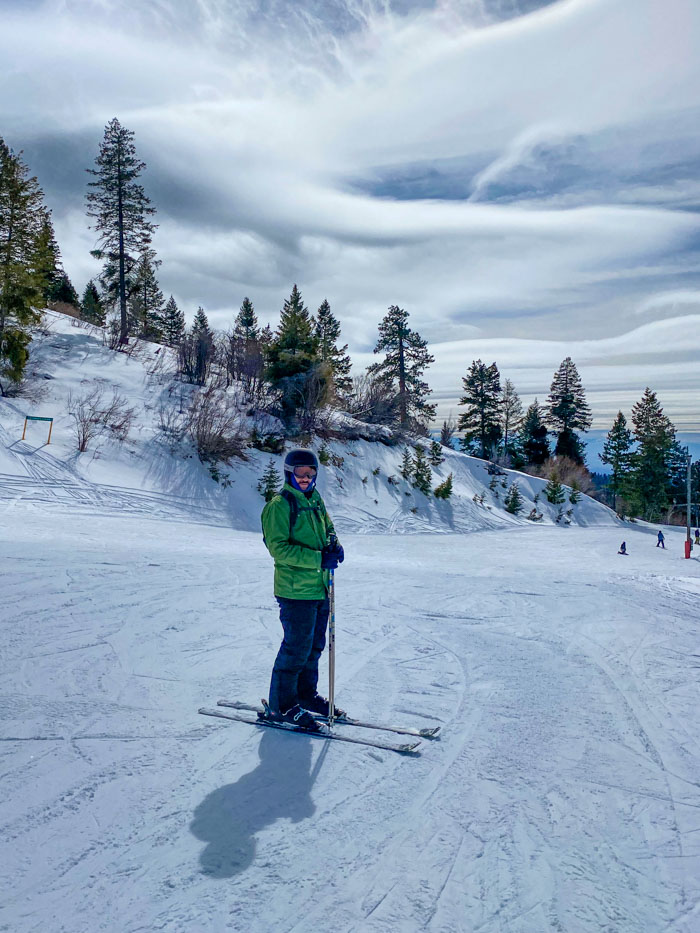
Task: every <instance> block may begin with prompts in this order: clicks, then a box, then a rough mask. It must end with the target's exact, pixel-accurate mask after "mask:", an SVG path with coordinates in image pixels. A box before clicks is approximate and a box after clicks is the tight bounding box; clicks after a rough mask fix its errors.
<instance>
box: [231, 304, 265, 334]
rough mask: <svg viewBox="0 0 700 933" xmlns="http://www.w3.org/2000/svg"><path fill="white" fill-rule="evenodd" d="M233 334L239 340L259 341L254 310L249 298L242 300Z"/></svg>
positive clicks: (258, 330) (258, 329)
mask: <svg viewBox="0 0 700 933" xmlns="http://www.w3.org/2000/svg"><path fill="white" fill-rule="evenodd" d="M233 332H234V334H235V335H236V337H238V338H239V339H240V340H243V341H246V342H247V341H251V340H259V339H260V328H259V327H258V318H257V315H256V314H255V308H254V307H253V302H252V301H251V300H250V298H244V299H243V303H242V304H241V308H240V311H239V312H238V314H237V316H236V320H235V321H234V325H233Z"/></svg>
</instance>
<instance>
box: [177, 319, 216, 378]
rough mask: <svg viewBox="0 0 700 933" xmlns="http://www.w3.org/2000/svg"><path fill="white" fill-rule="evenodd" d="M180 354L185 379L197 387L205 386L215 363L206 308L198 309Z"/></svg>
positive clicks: (212, 337)
mask: <svg viewBox="0 0 700 933" xmlns="http://www.w3.org/2000/svg"><path fill="white" fill-rule="evenodd" d="M178 353H179V357H180V371H181V373H182V375H183V377H184V378H185V379H186V380H187V381H188V382H192V383H194V384H195V385H200V386H203V385H205V384H206V381H207V379H208V377H209V373H210V371H211V367H212V363H213V362H214V354H215V345H214V333H213V331H212V329H211V328H210V327H209V321H208V319H207V316H206V314H205V312H204V308H202V307H199V308H197V313H196V314H195V316H194V321H193V322H192V327H191V328H190V330H189V331H186V333H185V336H184V337H183V339H182V341H181V342H180V346H179V347H178Z"/></svg>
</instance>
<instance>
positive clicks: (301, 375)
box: [265, 285, 330, 428]
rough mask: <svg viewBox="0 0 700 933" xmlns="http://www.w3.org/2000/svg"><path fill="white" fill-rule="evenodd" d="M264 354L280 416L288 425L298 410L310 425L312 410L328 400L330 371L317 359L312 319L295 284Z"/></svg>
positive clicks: (267, 376) (306, 424) (302, 418)
mask: <svg viewBox="0 0 700 933" xmlns="http://www.w3.org/2000/svg"><path fill="white" fill-rule="evenodd" d="M265 356H266V360H267V366H266V369H265V377H266V378H267V380H268V381H269V382H270V385H271V386H272V388H273V390H275V391H276V392H277V395H278V398H279V402H280V407H281V414H282V417H283V419H284V420H285V421H286V422H287V423H288V424H290V423H292V422H293V420H294V419H295V418H296V417H297V415H298V413H299V414H301V420H302V421H303V422H304V425H305V427H306V428H308V427H310V426H311V424H310V423H311V422H312V421H313V417H314V413H315V412H316V411H317V410H318V408H319V407H321V406H322V405H323V404H325V401H326V399H327V396H328V392H329V389H330V370H329V368H328V366H327V365H325V364H323V363H322V362H321V361H320V360H319V357H318V338H317V337H316V335H315V333H314V326H313V320H312V318H311V315H310V314H309V309H308V308H307V307H306V305H305V304H304V302H303V299H302V297H301V292H300V291H299V289H298V288H297V286H296V285H295V286H294V287H293V289H292V293H291V295H290V296H289V298H288V299H287V300H286V301H285V302H284V307H283V309H282V312H281V314H280V323H279V327H278V328H277V332H276V334H275V336H274V338H273V340H272V341H271V343H270V344H269V345H268V346H267V347H266V348H265Z"/></svg>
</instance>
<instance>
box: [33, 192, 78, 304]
mask: <svg viewBox="0 0 700 933" xmlns="http://www.w3.org/2000/svg"><path fill="white" fill-rule="evenodd" d="M42 214H43V218H42V221H41V224H40V226H39V231H38V234H37V238H36V241H35V244H34V252H33V257H32V266H33V268H34V271H35V272H36V274H37V275H38V276H39V279H40V280H41V282H42V299H43V304H44V305H49V304H55V303H58V302H62V303H63V304H68V305H72V306H73V307H74V308H77V309H79V308H80V300H79V298H78V293H77V292H76V290H75V288H74V287H73V283H72V282H71V280H70V279H69V277H68V275H67V273H66V272H65V270H64V269H63V265H62V262H61V251H60V249H59V248H58V243H57V242H56V234H55V233H54V229H53V223H52V222H51V211H49V210H47V209H46V208H44V209H43V211H42Z"/></svg>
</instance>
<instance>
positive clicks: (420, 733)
mask: <svg viewBox="0 0 700 933" xmlns="http://www.w3.org/2000/svg"><path fill="white" fill-rule="evenodd" d="M216 705H217V706H227V707H229V708H230V709H244V710H249V711H250V712H251V713H262V712H263V708H262V706H253V705H252V704H251V703H241V702H240V701H239V700H218V701H217V704H216ZM311 715H312V716H313V717H314V719H317V720H318V721H319V722H327V717H326V716H320V715H318V714H316V713H312V714H311ZM333 722H334V723H336V722H337V723H338V725H340V726H357V727H358V728H360V729H378V730H379V731H380V732H397V733H398V734H399V735H414V736H416V738H419V739H433V738H435V736H436V735H437V734H438V732H439V731H440V726H433V727H432V728H429V729H413V728H411V726H390V725H388V724H387V723H380V722H363V721H362V720H361V719H352V718H351V717H350V716H344V717H343V718H342V719H334V720H333Z"/></svg>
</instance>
